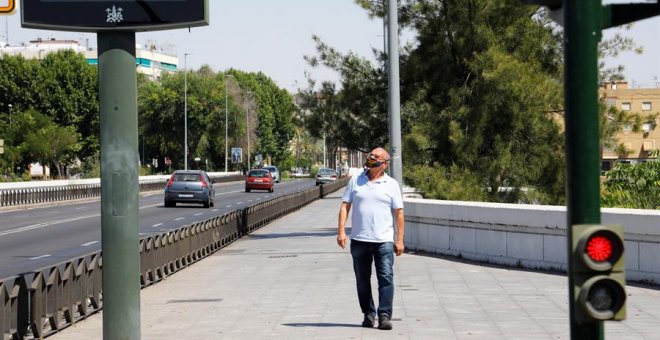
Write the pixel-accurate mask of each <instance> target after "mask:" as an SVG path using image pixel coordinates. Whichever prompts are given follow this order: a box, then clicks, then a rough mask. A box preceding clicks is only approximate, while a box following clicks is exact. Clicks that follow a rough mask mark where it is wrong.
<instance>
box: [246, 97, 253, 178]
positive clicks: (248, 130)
mask: <svg viewBox="0 0 660 340" xmlns="http://www.w3.org/2000/svg"><path fill="white" fill-rule="evenodd" d="M248 98H252V92H249V91H248ZM245 135H246V136H247V161H248V167H247V169H248V171H250V169H252V167H251V164H250V103H248V106H247V110H245Z"/></svg>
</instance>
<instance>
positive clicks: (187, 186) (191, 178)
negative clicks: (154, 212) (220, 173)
mask: <svg viewBox="0 0 660 340" xmlns="http://www.w3.org/2000/svg"><path fill="white" fill-rule="evenodd" d="M213 183H215V182H214V181H213V180H211V179H210V178H209V175H208V174H207V173H206V172H205V171H202V170H176V171H174V173H173V174H172V176H171V177H170V180H169V181H167V185H166V186H165V198H164V204H165V207H174V206H176V204H177V203H200V204H202V205H203V206H204V208H208V207H212V206H213V205H214V203H215V202H214V198H215V189H214V188H213Z"/></svg>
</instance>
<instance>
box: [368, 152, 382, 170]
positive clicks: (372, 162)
mask: <svg viewBox="0 0 660 340" xmlns="http://www.w3.org/2000/svg"><path fill="white" fill-rule="evenodd" d="M385 163H387V161H384V162H380V161H378V160H377V159H376V157H374V156H371V155H369V157H367V161H366V162H364V166H366V167H367V168H369V169H371V168H377V167H379V166H381V165H383V164H385Z"/></svg>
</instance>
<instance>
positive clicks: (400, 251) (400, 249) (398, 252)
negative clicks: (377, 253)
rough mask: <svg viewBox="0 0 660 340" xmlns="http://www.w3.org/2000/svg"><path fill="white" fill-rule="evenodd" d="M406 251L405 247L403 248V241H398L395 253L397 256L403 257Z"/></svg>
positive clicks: (395, 245)
mask: <svg viewBox="0 0 660 340" xmlns="http://www.w3.org/2000/svg"><path fill="white" fill-rule="evenodd" d="M404 250H405V247H404V246H403V241H396V243H395V244H394V253H395V254H396V256H401V254H403V251H404Z"/></svg>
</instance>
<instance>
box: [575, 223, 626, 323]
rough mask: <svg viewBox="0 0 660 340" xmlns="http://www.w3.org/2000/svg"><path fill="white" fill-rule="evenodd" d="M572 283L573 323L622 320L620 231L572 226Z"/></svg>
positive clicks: (623, 287)
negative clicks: (574, 321)
mask: <svg viewBox="0 0 660 340" xmlns="http://www.w3.org/2000/svg"><path fill="white" fill-rule="evenodd" d="M572 236H573V238H572V250H573V252H572V256H571V259H570V260H571V261H572V265H573V266H572V275H573V277H572V279H573V280H572V281H573V301H574V306H575V310H574V313H575V315H574V317H575V320H576V321H577V323H588V322H597V321H604V320H623V319H625V318H626V306H625V303H626V279H625V263H624V243H623V228H622V227H621V226H620V225H613V226H603V225H574V226H573V228H572Z"/></svg>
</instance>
